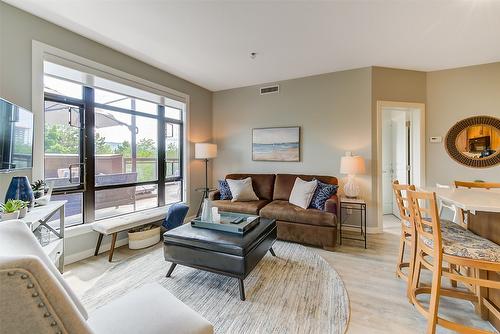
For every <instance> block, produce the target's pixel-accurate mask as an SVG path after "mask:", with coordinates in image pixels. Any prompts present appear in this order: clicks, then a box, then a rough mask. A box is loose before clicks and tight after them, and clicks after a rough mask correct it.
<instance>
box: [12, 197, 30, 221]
mask: <svg viewBox="0 0 500 334" xmlns="http://www.w3.org/2000/svg"><path fill="white" fill-rule="evenodd" d="M12 201H13V202H15V203H16V205H17V206H18V207H19V218H24V217H25V216H26V214H27V213H28V207H29V204H30V202H26V201H23V200H20V199H14V200H12Z"/></svg>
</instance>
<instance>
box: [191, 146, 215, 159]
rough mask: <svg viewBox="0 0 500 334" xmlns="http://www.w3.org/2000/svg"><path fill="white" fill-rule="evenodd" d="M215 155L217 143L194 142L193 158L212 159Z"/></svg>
mask: <svg viewBox="0 0 500 334" xmlns="http://www.w3.org/2000/svg"><path fill="white" fill-rule="evenodd" d="M215 157H217V145H216V144H209V143H196V144H194V158H195V159H213V158H215Z"/></svg>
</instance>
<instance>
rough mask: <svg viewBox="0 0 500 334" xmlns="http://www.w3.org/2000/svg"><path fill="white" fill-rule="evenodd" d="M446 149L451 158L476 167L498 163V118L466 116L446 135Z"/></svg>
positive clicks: (499, 150)
mask: <svg viewBox="0 0 500 334" xmlns="http://www.w3.org/2000/svg"><path fill="white" fill-rule="evenodd" d="M445 145H446V150H447V151H448V154H449V155H450V156H451V158H453V160H455V161H457V162H459V163H461V164H463V165H466V166H469V167H476V168H486V167H493V166H495V165H497V164H500V120H499V119H497V118H495V117H490V116H476V117H470V118H466V119H464V120H461V121H460V122H458V123H457V124H455V125H454V126H453V127H452V128H451V129H450V130H449V131H448V134H447V135H446V140H445Z"/></svg>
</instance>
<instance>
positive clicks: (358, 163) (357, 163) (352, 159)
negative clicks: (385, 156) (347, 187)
mask: <svg viewBox="0 0 500 334" xmlns="http://www.w3.org/2000/svg"><path fill="white" fill-rule="evenodd" d="M364 173H365V159H363V157H360V156H359V155H356V156H344V157H342V158H340V174H348V175H356V174H364Z"/></svg>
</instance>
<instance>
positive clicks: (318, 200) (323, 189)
mask: <svg viewBox="0 0 500 334" xmlns="http://www.w3.org/2000/svg"><path fill="white" fill-rule="evenodd" d="M338 187H339V186H337V185H334V184H327V183H323V182H321V181H318V186H317V187H316V190H315V191H314V195H313V197H312V199H311V204H309V207H310V208H311V209H318V210H325V203H326V201H327V200H328V199H329V198H330V197H332V196H333V195H335V194H336V193H337V188H338Z"/></svg>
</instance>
